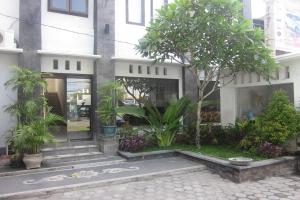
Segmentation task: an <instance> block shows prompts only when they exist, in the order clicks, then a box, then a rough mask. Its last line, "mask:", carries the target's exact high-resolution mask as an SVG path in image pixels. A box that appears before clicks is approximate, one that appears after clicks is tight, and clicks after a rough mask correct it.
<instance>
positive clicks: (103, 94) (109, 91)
mask: <svg viewBox="0 0 300 200" xmlns="http://www.w3.org/2000/svg"><path fill="white" fill-rule="evenodd" d="M98 93H99V95H100V98H101V99H100V103H99V105H98V109H97V112H98V113H99V117H100V120H101V125H102V131H103V134H104V135H105V136H114V135H115V134H116V132H117V126H116V117H123V116H124V115H132V116H135V117H143V116H144V110H143V109H142V108H139V107H136V106H122V105H121V106H119V102H121V101H122V100H123V98H124V95H125V90H124V88H123V86H122V84H121V83H120V82H119V81H111V82H108V83H106V84H104V85H103V86H102V87H100V90H99V92H98Z"/></svg>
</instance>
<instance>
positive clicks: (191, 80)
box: [182, 69, 198, 126]
mask: <svg viewBox="0 0 300 200" xmlns="http://www.w3.org/2000/svg"><path fill="white" fill-rule="evenodd" d="M182 74H183V76H182V77H183V96H186V97H188V98H189V99H190V100H191V101H192V102H197V101H198V87H197V83H196V81H197V78H198V77H196V76H195V75H194V74H192V73H191V72H190V71H189V70H187V69H183V73H182ZM196 120H197V112H196V110H195V112H193V113H189V115H188V116H187V117H186V118H185V121H184V123H185V124H186V125H191V126H194V125H195V124H196Z"/></svg>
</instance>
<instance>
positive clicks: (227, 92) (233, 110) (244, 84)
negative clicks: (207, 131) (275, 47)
mask: <svg viewBox="0 0 300 200" xmlns="http://www.w3.org/2000/svg"><path fill="white" fill-rule="evenodd" d="M279 62H280V66H281V67H280V70H279V79H278V80H273V79H270V82H268V81H266V80H264V79H263V78H262V77H261V80H260V81H257V75H256V74H251V77H252V80H251V82H250V81H249V74H244V75H242V74H239V75H238V76H237V80H236V81H235V82H232V83H231V84H228V85H226V86H225V87H223V88H221V122H222V124H223V125H225V124H228V123H234V122H235V120H236V117H237V101H236V98H237V89H238V88H251V87H256V86H265V85H270V84H273V85H278V84H286V83H293V85H294V102H293V103H294V105H295V107H296V108H297V109H299V110H300V78H299V77H300V58H295V59H288V60H280V61H279ZM286 67H289V72H290V73H289V74H290V78H287V76H286ZM243 76H244V78H242V77H243ZM272 76H273V77H276V74H275V72H274V73H273V75H272ZM227 81H228V80H227ZM225 83H226V81H225Z"/></svg>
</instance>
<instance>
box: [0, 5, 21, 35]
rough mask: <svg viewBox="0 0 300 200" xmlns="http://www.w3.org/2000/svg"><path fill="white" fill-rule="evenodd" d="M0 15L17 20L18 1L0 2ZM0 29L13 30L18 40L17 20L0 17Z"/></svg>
mask: <svg viewBox="0 0 300 200" xmlns="http://www.w3.org/2000/svg"><path fill="white" fill-rule="evenodd" d="M0 13H1V14H4V15H8V16H12V17H15V18H19V0H1V2H0ZM0 29H2V30H8V29H11V30H14V32H15V38H16V39H17V40H18V38H19V21H18V20H17V19H13V18H9V17H5V16H1V15H0Z"/></svg>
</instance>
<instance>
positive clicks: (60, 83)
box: [45, 78, 68, 142]
mask: <svg viewBox="0 0 300 200" xmlns="http://www.w3.org/2000/svg"><path fill="white" fill-rule="evenodd" d="M45 81H46V82H47V89H46V92H45V97H46V98H47V102H48V105H49V107H50V108H51V112H52V113H54V114H56V115H59V116H62V117H64V119H66V110H65V108H66V95H65V79H64V78H45ZM51 133H52V134H53V136H54V137H55V139H56V140H57V141H59V142H64V141H67V139H68V137H67V124H66V123H65V122H61V121H59V122H56V124H55V127H52V130H51Z"/></svg>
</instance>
